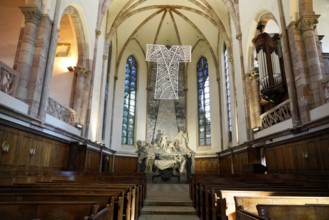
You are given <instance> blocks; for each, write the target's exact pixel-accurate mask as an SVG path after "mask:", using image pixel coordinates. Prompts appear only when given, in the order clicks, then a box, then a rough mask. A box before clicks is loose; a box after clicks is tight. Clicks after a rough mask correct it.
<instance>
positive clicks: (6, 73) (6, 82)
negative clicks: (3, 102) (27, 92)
mask: <svg viewBox="0 0 329 220" xmlns="http://www.w3.org/2000/svg"><path fill="white" fill-rule="evenodd" d="M18 83H19V74H18V72H16V71H15V70H13V69H12V68H10V67H9V66H7V65H6V64H4V63H2V62H1V61H0V91H2V92H4V93H6V94H8V95H11V96H15V95H16V90H17V86H18Z"/></svg>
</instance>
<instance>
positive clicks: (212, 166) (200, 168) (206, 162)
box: [195, 157, 218, 173]
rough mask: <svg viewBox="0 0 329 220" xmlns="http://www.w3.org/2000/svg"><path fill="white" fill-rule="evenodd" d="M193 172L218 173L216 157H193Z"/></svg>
mask: <svg viewBox="0 0 329 220" xmlns="http://www.w3.org/2000/svg"><path fill="white" fill-rule="evenodd" d="M195 173H218V158H217V157H207V158H195Z"/></svg>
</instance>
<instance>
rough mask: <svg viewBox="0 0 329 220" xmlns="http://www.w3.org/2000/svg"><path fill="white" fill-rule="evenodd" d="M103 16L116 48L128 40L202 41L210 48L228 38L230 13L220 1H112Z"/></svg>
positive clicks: (187, 42)
mask: <svg viewBox="0 0 329 220" xmlns="http://www.w3.org/2000/svg"><path fill="white" fill-rule="evenodd" d="M108 12H109V13H108V15H107V18H106V23H107V30H108V33H107V34H108V36H109V37H110V38H111V36H114V35H116V36H117V43H118V44H117V45H118V49H119V51H120V50H122V49H123V48H125V47H126V46H127V45H128V44H129V43H130V42H131V41H136V42H137V43H138V44H139V45H140V47H141V48H145V45H146V44H163V45H191V46H192V47H195V46H196V45H198V44H199V43H200V41H204V42H205V43H206V44H207V45H208V46H210V47H211V49H212V50H213V51H216V49H217V48H218V45H219V39H220V37H221V38H222V39H227V38H229V32H230V31H229V16H228V11H227V9H226V7H225V5H224V3H223V2H222V1H220V0H113V1H112V3H111V4H110V6H109V11H108Z"/></svg>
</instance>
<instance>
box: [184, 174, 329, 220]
mask: <svg viewBox="0 0 329 220" xmlns="http://www.w3.org/2000/svg"><path fill="white" fill-rule="evenodd" d="M242 177H243V178H242ZM278 177H280V175H264V174H261V175H259V174H257V175H250V174H248V175H247V176H246V175H220V174H215V175H213V174H212V175H204V174H203V175H195V176H192V177H191V180H192V181H191V182H190V196H191V197H192V200H193V202H194V206H195V208H196V210H197V213H198V215H199V217H200V218H201V219H218V218H220V217H222V218H223V219H225V217H226V216H230V215H234V212H235V207H234V198H233V196H234V195H235V194H236V193H238V194H237V195H239V194H241V193H247V194H248V195H252V194H253V193H256V194H257V195H268V194H270V193H272V192H273V191H274V192H276V193H279V194H282V195H284V194H286V193H292V191H297V192H295V195H305V193H306V195H323V193H325V194H326V195H328V190H327V188H326V187H327V183H326V182H325V181H323V180H322V176H319V180H318V179H315V180H314V182H313V180H309V179H307V180H306V179H305V180H303V181H300V180H299V179H297V180H295V179H294V175H283V178H278ZM299 177H301V178H302V179H304V178H305V177H304V176H299ZM308 181H310V182H308ZM301 182H302V184H300V183H301ZM313 186H320V187H322V188H309V187H313ZM296 189H298V190H296ZM244 191H245V192H244ZM259 191H260V192H259ZM296 193H297V194H296ZM314 193H315V194H314ZM231 219H233V218H231Z"/></svg>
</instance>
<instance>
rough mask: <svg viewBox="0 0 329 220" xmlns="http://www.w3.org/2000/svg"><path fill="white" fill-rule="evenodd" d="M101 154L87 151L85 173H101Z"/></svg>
mask: <svg viewBox="0 0 329 220" xmlns="http://www.w3.org/2000/svg"><path fill="white" fill-rule="evenodd" d="M100 159H101V158H100V153H99V152H95V151H90V150H88V151H87V154H86V167H85V171H96V172H97V171H99V169H100Z"/></svg>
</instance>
